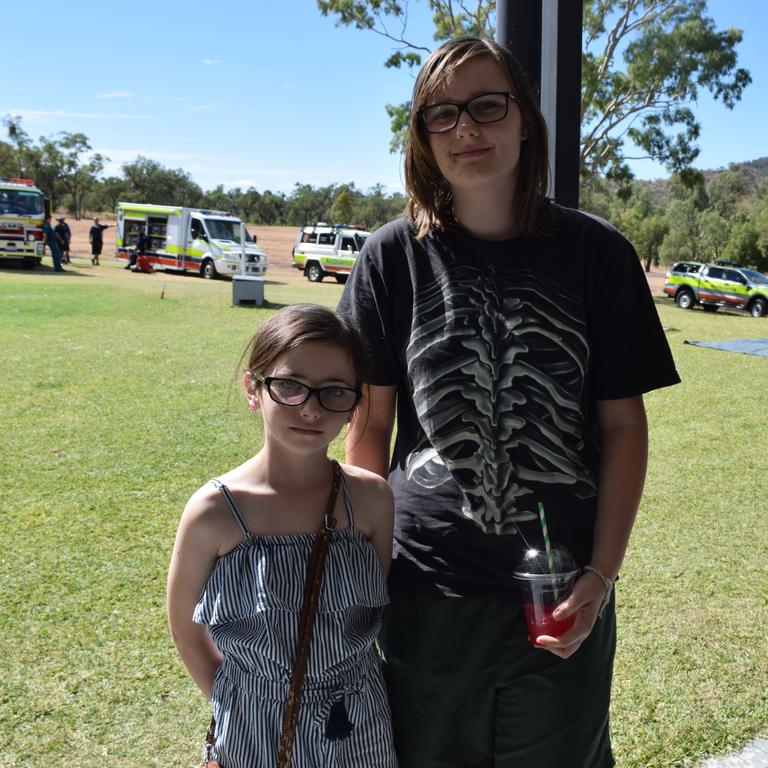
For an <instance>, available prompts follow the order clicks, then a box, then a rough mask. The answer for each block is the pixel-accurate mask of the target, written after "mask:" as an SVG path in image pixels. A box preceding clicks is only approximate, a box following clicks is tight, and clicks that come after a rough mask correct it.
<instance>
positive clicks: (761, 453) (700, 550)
mask: <svg viewBox="0 0 768 768" xmlns="http://www.w3.org/2000/svg"><path fill="white" fill-rule="evenodd" d="M75 266H76V265H75ZM78 272H79V274H78V273H77V272H76V273H73V274H68V275H61V276H59V275H53V274H52V273H51V272H50V270H39V271H35V272H23V271H18V272H17V271H12V270H0V345H1V347H2V371H3V374H2V380H3V397H2V399H0V429H1V430H2V443H1V444H0V445H1V446H2V447H1V448H0V481H2V489H3V490H2V494H1V495H0V514H2V518H1V519H2V527H1V529H0V552H1V553H2V554H0V558H1V559H2V567H1V568H0V612H1V614H0V615H2V617H3V632H2V640H1V641H0V643H2V645H0V654H1V656H2V660H1V661H0V722H2V723H3V728H2V732H3V747H2V752H3V755H4V757H5V762H6V764H10V765H18V766H22V765H23V766H30V767H31V768H36V767H39V768H43V767H45V768H49V766H52V765H59V764H62V762H63V759H66V758H69V759H70V760H71V761H72V762H75V763H77V765H79V766H93V767H94V768H95V767H96V766H99V768H103V767H104V766H109V768H121V767H123V766H125V767H126V768H127V766H132V765H136V764H146V765H153V766H168V768H170V767H171V766H173V767H174V768H179V766H194V765H196V764H197V763H198V761H199V747H198V745H199V743H200V741H201V739H202V736H203V733H204V730H205V726H206V724H207V718H208V708H207V704H206V703H205V702H204V700H203V698H202V696H200V695H199V694H198V693H197V691H196V689H195V687H194V685H193V684H192V683H191V681H190V680H189V678H188V676H187V675H186V672H185V671H184V669H183V667H182V665H181V663H180V661H179V660H178V657H177V656H176V653H175V650H174V649H173V646H172V644H171V642H170V639H169V637H168V631H167V628H166V620H165V612H164V590H165V575H166V568H167V563H168V557H169V554H170V549H171V546H172V542H173V536H174V531H175V527H176V524H177V521H178V517H179V514H180V512H181V509H182V507H183V504H184V502H185V501H186V499H187V497H188V496H189V495H190V494H191V493H192V491H194V490H195V489H196V488H197V487H198V486H199V485H200V484H201V483H203V482H204V481H205V480H206V479H208V478H209V477H211V476H213V475H215V474H216V473H218V472H221V471H224V470H226V469H228V468H229V467H231V466H233V465H234V464H235V463H236V462H238V461H240V460H241V459H242V458H243V457H244V456H245V455H247V454H248V452H252V451H255V450H256V449H257V447H258V445H259V443H260V439H261V434H260V429H259V426H258V419H254V417H252V416H250V415H249V414H248V412H247V409H246V407H245V402H244V400H243V398H242V397H241V396H240V390H239V386H238V384H237V382H236V381H235V370H236V366H237V362H238V360H239V358H240V355H241V354H242V352H243V350H244V347H245V345H246V343H247V341H248V338H249V336H250V334H251V333H252V332H253V330H254V329H255V327H256V326H257V325H258V323H259V322H260V320H261V319H262V318H263V317H265V316H266V314H267V313H268V312H270V311H272V310H273V309H274V308H276V307H279V306H282V305H284V304H288V303H295V302H299V301H317V302H319V303H322V304H326V305H328V306H334V305H335V302H336V301H337V299H338V296H339V294H340V286H338V285H337V284H331V283H330V282H329V283H323V284H320V285H310V284H309V283H305V282H303V281H302V282H301V283H295V284H273V283H270V282H268V283H267V285H266V288H265V293H266V298H267V300H268V306H266V307H264V308H263V309H259V310H257V309H253V308H235V307H232V306H231V291H232V287H231V284H230V283H228V282H218V281H217V282H210V281H204V280H200V279H198V278H195V277H187V276H173V275H165V274H163V273H158V274H155V275H134V274H131V273H128V272H125V271H123V270H121V269H120V268H119V266H117V265H115V264H112V263H107V264H105V265H103V266H102V267H100V268H99V269H98V270H96V269H91V268H90V267H88V268H81V269H80V270H78ZM163 292H164V297H163ZM659 301H660V313H661V316H662V320H663V322H664V324H665V326H667V327H668V328H669V340H670V342H671V344H672V347H673V351H674V354H675V357H676V359H677V362H678V366H679V369H680V372H681V374H682V376H683V378H684V384H683V385H681V386H678V387H674V388H671V389H669V390H662V391H660V392H657V393H653V394H651V395H649V396H648V398H647V404H648V410H649V414H650V421H651V430H652V458H651V469H650V474H649V479H648V487H647V492H646V495H645V500H644V503H643V507H642V510H641V514H640V518H639V521H638V526H637V529H636V533H635V536H634V538H633V540H632V545H631V548H630V552H629V554H628V557H627V561H626V564H625V568H624V571H623V573H622V579H621V582H620V587H619V621H620V635H619V636H620V648H619V655H618V661H617V669H616V685H615V694H614V708H613V733H614V738H615V746H616V752H617V757H618V762H619V764H620V765H621V766H622V768H654V767H658V768H670V767H671V766H688V765H693V764H694V762H695V761H696V760H697V759H699V758H701V757H702V756H704V755H707V754H710V753H716V752H720V751H722V750H725V749H728V748H731V747H737V746H739V745H741V744H743V743H744V742H745V741H747V740H749V739H750V738H751V737H753V736H755V735H757V734H758V733H761V732H763V731H766V730H768V702H767V701H766V697H765V691H766V690H768V665H766V661H765V660H766V659H767V658H768V640H766V632H765V628H766V626H768V620H767V619H768V605H767V602H768V598H767V597H766V596H767V595H768V570H767V569H766V562H768V516H766V499H768V473H767V472H766V457H767V456H768V437H766V428H765V415H766V408H765V403H766V398H765V381H766V372H767V371H768V360H765V359H760V358H753V357H748V356H745V355H736V354H729V353H724V352H716V351H711V350H704V349H698V348H695V347H690V346H683V343H682V342H683V339H685V338H697V339H711V340H714V339H724V338H738V337H750V336H752V337H754V336H768V321H766V320H755V319H752V318H749V317H743V316H736V315H720V314H717V315H709V314H707V315H705V314H704V313H703V312H701V311H698V310H697V311H692V312H684V311H682V310H678V309H676V308H674V307H673V305H672V303H671V302H667V301H666V300H663V299H660V300H659ZM334 452H335V453H336V454H337V455H339V456H340V455H341V446H340V444H338V443H337V444H336V445H335V447H334Z"/></svg>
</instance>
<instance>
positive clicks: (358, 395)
mask: <svg viewBox="0 0 768 768" xmlns="http://www.w3.org/2000/svg"><path fill="white" fill-rule="evenodd" d="M249 373H250V376H251V378H252V379H255V380H256V381H258V382H261V383H262V384H263V385H264V386H265V387H266V388H267V392H268V394H269V397H270V399H271V400H272V401H273V402H275V403H277V404H278V405H284V406H285V407H286V408H299V407H300V406H302V405H304V404H305V403H306V402H307V401H308V400H309V398H310V397H312V395H314V396H315V397H316V398H317V402H318V404H319V405H320V407H321V408H323V409H325V410H326V411H328V412H329V413H350V412H351V411H353V410H354V409H355V407H356V406H357V404H358V403H359V402H360V400H361V399H362V397H363V392H362V390H361V389H359V388H358V387H340V386H338V385H329V386H327V387H310V386H309V385H307V384H304V382H302V381H296V379H288V378H286V377H285V376H264V374H261V373H257V372H256V371H249ZM273 381H290V382H291V383H292V384H298V385H299V386H300V387H304V389H306V390H307V396H306V397H305V398H304V399H303V400H302V401H301V402H300V403H284V402H283V401H282V400H278V399H277V398H276V397H275V396H274V395H273V394H272V382H273ZM328 389H344V390H346V391H348V392H354V393H355V402H354V403H352V405H351V406H350V407H349V408H345V409H344V410H342V411H338V410H336V409H334V408H329V407H328V406H327V405H325V404H324V403H323V401H322V399H321V398H320V395H321V394H322V393H323V392H324V391H325V390H328Z"/></svg>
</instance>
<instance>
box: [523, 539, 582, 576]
mask: <svg viewBox="0 0 768 768" xmlns="http://www.w3.org/2000/svg"><path fill="white" fill-rule="evenodd" d="M551 554H552V565H551V567H550V562H549V558H548V557H547V552H546V550H545V549H529V550H527V551H526V553H525V554H524V555H523V559H522V560H521V561H520V562H519V563H518V564H517V567H516V568H515V570H514V572H513V576H514V577H515V578H516V579H527V580H535V579H542V578H544V579H546V578H551V576H552V575H553V574H557V575H564V576H575V575H576V574H578V573H579V572H580V569H579V566H578V565H577V564H576V560H575V559H574V557H573V555H572V554H571V553H570V552H569V551H568V550H567V549H566V548H565V547H563V546H560V545H559V544H553V545H552V547H551Z"/></svg>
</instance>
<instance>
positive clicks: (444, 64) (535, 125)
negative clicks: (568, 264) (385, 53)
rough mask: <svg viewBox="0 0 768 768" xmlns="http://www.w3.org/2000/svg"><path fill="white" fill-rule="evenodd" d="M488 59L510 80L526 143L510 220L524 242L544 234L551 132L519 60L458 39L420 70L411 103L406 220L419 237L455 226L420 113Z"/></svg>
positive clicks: (487, 44)
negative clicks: (455, 78) (471, 65)
mask: <svg viewBox="0 0 768 768" xmlns="http://www.w3.org/2000/svg"><path fill="white" fill-rule="evenodd" d="M479 56H487V57H488V58H490V59H492V60H493V61H495V62H496V63H497V64H498V65H499V67H500V68H501V69H502V71H503V72H505V73H506V75H507V77H508V78H509V82H510V88H511V91H512V93H513V94H514V96H515V97H516V99H517V105H518V107H519V109H520V112H521V115H522V120H523V127H524V129H525V131H526V134H527V138H526V139H525V141H523V142H522V145H521V148H520V160H519V161H518V167H517V183H516V185H515V199H514V201H513V210H512V212H511V213H512V215H513V217H514V219H515V222H516V223H517V225H518V227H519V228H520V233H521V234H522V235H523V236H524V237H526V238H534V237H536V236H537V235H538V234H540V233H541V230H542V226H541V221H540V219H541V214H542V212H543V211H544V209H545V207H546V203H547V188H548V181H549V166H548V148H547V126H546V123H545V121H544V117H543V115H542V114H541V111H540V110H539V107H538V104H537V101H536V98H535V95H534V93H533V89H532V88H531V86H530V85H529V83H528V80H527V79H526V77H525V73H524V72H523V69H522V67H521V66H520V64H519V62H518V61H517V59H516V58H515V57H514V56H513V55H512V54H511V53H510V52H509V51H508V50H507V49H506V48H504V47H503V46H500V45H498V44H497V43H495V42H493V41H491V40H484V39H483V38H479V37H460V38H457V39H455V40H449V41H448V42H447V43H443V45H441V46H440V47H439V48H437V49H436V50H435V51H433V52H432V54H430V56H429V58H428V59H427V60H426V62H425V63H424V66H423V67H422V68H421V71H420V72H419V75H418V77H417V78H416V84H415V85H414V88H413V97H412V99H411V118H410V123H409V129H408V137H407V139H406V144H405V188H406V191H407V192H408V196H409V198H408V204H407V206H406V216H407V217H408V218H410V219H411V220H412V221H413V222H414V224H415V225H416V236H417V237H418V238H422V237H424V236H425V235H426V234H427V232H428V231H429V230H430V229H443V228H444V227H445V226H446V225H449V224H452V223H454V216H453V195H452V192H451V188H450V185H449V183H448V181H447V180H446V179H445V177H444V176H443V175H442V174H441V173H440V169H439V168H438V166H437V162H436V161H435V157H434V155H433V154H432V150H431V149H430V147H429V140H428V138H427V133H426V132H425V130H424V127H423V125H422V123H421V120H420V118H419V110H420V109H421V108H422V107H423V106H425V105H427V104H429V103H430V101H431V100H432V99H433V98H434V96H435V94H436V93H437V92H438V91H439V90H440V88H441V87H442V86H443V84H444V83H445V81H446V80H447V79H448V78H449V77H450V76H451V75H452V74H453V73H454V72H456V70H457V69H458V68H459V67H461V66H462V65H463V64H466V63H467V62H468V61H472V60H473V59H475V58H477V57H479Z"/></svg>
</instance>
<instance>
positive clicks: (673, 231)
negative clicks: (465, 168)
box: [0, 117, 768, 271]
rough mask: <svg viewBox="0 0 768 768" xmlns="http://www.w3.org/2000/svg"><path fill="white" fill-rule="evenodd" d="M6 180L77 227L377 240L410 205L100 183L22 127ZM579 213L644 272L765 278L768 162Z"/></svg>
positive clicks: (141, 181)
mask: <svg viewBox="0 0 768 768" xmlns="http://www.w3.org/2000/svg"><path fill="white" fill-rule="evenodd" d="M5 125H6V128H7V130H8V141H7V142H3V141H0V176H20V177H27V178H33V179H34V180H35V182H36V183H37V184H38V185H39V186H40V188H41V189H42V190H43V191H44V192H45V193H46V195H47V196H48V197H49V199H50V200H51V205H52V207H53V208H54V209H55V208H64V209H66V210H68V211H69V212H70V214H71V215H73V216H75V217H82V216H83V215H84V214H85V212H86V211H94V212H112V211H114V210H115V209H116V207H117V203H118V201H119V200H130V201H136V202H142V203H154V204H158V205H186V206H191V207H196V208H210V209H213V210H222V211H229V212H231V213H234V214H236V215H237V216H239V217H240V218H241V219H243V221H247V222H250V223H253V224H260V225H265V226H280V225H285V226H296V227H300V226H303V225H304V224H308V223H314V222H317V221H329V222H334V223H341V222H343V223H349V224H357V225H360V226H362V227H365V228H366V229H369V230H373V229H376V228H377V227H379V226H381V225H382V224H384V223H385V222H387V221H390V220H391V219H394V218H397V217H398V216H399V215H400V214H401V213H402V211H403V208H404V207H405V197H404V196H403V195H401V194H388V193H386V191H385V190H384V188H383V186H382V185H380V184H377V185H375V186H373V187H371V188H370V189H369V190H367V191H366V192H363V191H362V190H359V189H357V188H356V187H355V185H354V184H353V183H348V184H329V185H327V186H322V187H313V186H312V185H310V184H301V183H297V184H296V185H295V186H294V188H293V190H292V191H291V192H290V194H287V195H286V194H284V193H282V192H271V191H270V190H266V191H263V192H260V191H258V190H256V189H254V188H253V187H249V188H248V189H240V188H239V187H236V188H234V189H230V190H225V189H224V187H223V185H221V184H220V185H218V186H217V187H215V188H214V189H212V190H208V191H204V190H203V189H202V188H201V187H200V186H199V185H198V184H197V183H196V182H195V181H194V180H193V179H192V177H191V176H190V175H189V173H187V172H186V171H184V170H182V169H180V168H177V169H170V168H165V167H164V166H163V165H161V164H160V163H158V162H156V161H154V160H150V159H147V158H145V157H141V156H139V157H137V158H136V159H135V160H134V161H132V162H128V163H124V164H123V166H122V169H121V174H120V175H119V176H110V177H107V178H101V177H100V174H101V171H102V170H103V167H104V163H105V162H106V160H107V158H105V157H103V156H102V155H99V154H98V153H97V154H93V153H92V152H91V147H90V143H89V141H88V138H87V137H86V136H85V135H84V134H81V133H76V134H70V133H61V134H58V137H41V138H40V140H39V141H38V142H34V141H32V140H31V139H30V138H29V137H28V136H27V135H26V133H24V131H23V130H22V128H21V124H20V121H19V120H18V118H11V117H6V118H5ZM581 194H582V196H581V205H580V207H581V208H582V209H583V210H585V211H589V212H591V213H595V214H597V215H598V216H602V217H603V218H605V219H607V220H608V221H610V222H612V223H613V224H614V225H615V226H617V227H618V228H619V229H620V230H621V231H622V232H623V233H624V234H625V235H626V236H627V237H628V238H629V240H630V241H631V242H632V243H633V244H634V246H635V248H636V249H637V251H638V254H639V255H640V258H641V259H642V261H643V263H644V265H645V268H646V269H647V270H650V269H651V267H652V266H655V265H658V264H670V263H672V262H674V261H679V260H683V259H691V260H698V261H717V260H727V261H732V262H734V263H736V264H739V265H743V266H751V267H754V268H756V269H759V270H761V271H768V158H763V159H762V160H757V161H753V162H751V163H742V164H732V165H731V166H730V167H729V168H727V169H724V170H720V171H713V172H707V173H701V172H699V171H694V170H691V169H686V170H685V171H682V172H680V173H676V174H673V175H672V176H671V177H670V178H669V180H667V181H657V182H647V181H637V180H631V181H629V182H628V181H627V180H626V179H620V180H617V179H612V178H609V177H607V176H599V175H595V176H593V177H591V178H590V180H589V184H584V185H583V187H582V193H581Z"/></svg>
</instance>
